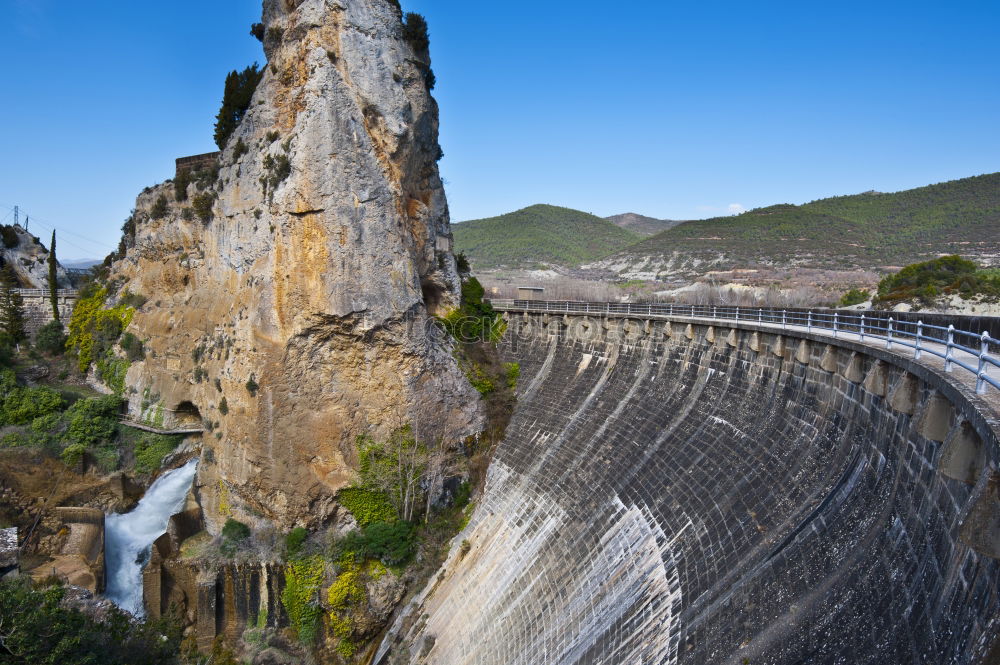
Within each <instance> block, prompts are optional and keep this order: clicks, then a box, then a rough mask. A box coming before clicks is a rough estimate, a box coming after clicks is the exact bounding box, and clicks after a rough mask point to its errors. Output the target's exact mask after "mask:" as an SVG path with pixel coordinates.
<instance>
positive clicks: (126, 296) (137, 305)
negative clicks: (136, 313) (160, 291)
mask: <svg viewBox="0 0 1000 665" xmlns="http://www.w3.org/2000/svg"><path fill="white" fill-rule="evenodd" d="M118 302H119V303H120V304H122V305H125V306H126V307H131V308H133V309H142V306H143V305H145V304H146V303H147V302H149V298H147V297H146V296H144V295H142V294H141V293H132V292H131V291H126V292H125V293H123V294H122V297H121V298H119V300H118Z"/></svg>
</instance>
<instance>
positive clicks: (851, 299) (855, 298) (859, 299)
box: [837, 289, 872, 307]
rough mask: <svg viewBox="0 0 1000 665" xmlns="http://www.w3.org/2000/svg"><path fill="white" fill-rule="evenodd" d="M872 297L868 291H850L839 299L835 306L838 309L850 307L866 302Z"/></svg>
mask: <svg viewBox="0 0 1000 665" xmlns="http://www.w3.org/2000/svg"><path fill="white" fill-rule="evenodd" d="M871 297H872V294H871V293H869V291H868V289H851V290H850V291H848V292H847V293H845V294H844V295H843V297H841V299H840V302H838V303H837V304H838V305H839V306H840V307H852V306H854V305H860V304H861V303H863V302H867V301H868V300H869V299H870V298H871Z"/></svg>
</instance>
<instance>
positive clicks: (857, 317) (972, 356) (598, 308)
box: [490, 300, 1000, 395]
mask: <svg viewBox="0 0 1000 665" xmlns="http://www.w3.org/2000/svg"><path fill="white" fill-rule="evenodd" d="M490 303H491V304H492V305H493V307H494V308H495V309H497V310H500V311H518V312H554V313H562V314H625V315H629V316H637V317H642V316H674V317H685V318H697V319H720V320H729V321H736V322H739V321H745V322H747V323H759V324H766V325H771V326H780V327H781V329H782V330H785V329H788V328H802V329H805V330H806V331H808V332H812V331H813V330H814V329H817V330H823V331H831V332H832V333H833V337H839V336H840V335H842V334H843V335H845V336H846V335H852V336H856V337H857V338H858V339H859V340H860V341H862V342H864V341H865V340H867V339H876V340H883V341H885V348H886V349H890V350H891V349H892V348H893V347H894V346H902V347H906V348H910V349H913V358H914V359H916V360H919V359H920V357H921V355H922V354H924V353H928V354H931V355H934V356H937V357H938V358H941V359H942V360H943V361H944V371H946V372H951V371H952V370H953V368H954V367H955V366H956V365H957V366H958V367H960V368H962V369H964V370H967V371H969V372H971V373H972V374H973V375H974V376H975V377H976V392H977V393H978V394H980V395H982V394H984V393H985V392H986V386H987V385H989V386H992V387H993V388H995V389H997V390H1000V381H998V380H997V379H995V378H993V377H992V376H989V374H988V373H987V370H988V369H989V368H990V367H997V368H1000V360H997V358H996V357H995V356H997V355H1000V340H998V339H995V338H993V337H990V335H989V334H988V333H986V332H983V333H982V334H976V333H971V332H966V331H964V330H957V329H956V328H955V326H954V325H949V326H948V327H947V328H946V327H943V326H934V325H929V324H926V323H923V322H922V321H917V322H915V323H914V322H913V321H898V320H895V319H894V318H893V317H892V316H890V315H889V313H886V316H885V317H882V316H880V315H872V314H871V313H870V312H869V313H867V314H866V313H864V312H862V313H860V314H853V313H851V312H850V311H830V310H827V311H812V310H808V311H802V310H791V311H789V310H784V309H771V308H762V307H729V306H715V305H680V304H673V303H616V302H572V301H548V300H490Z"/></svg>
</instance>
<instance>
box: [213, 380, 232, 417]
mask: <svg viewBox="0 0 1000 665" xmlns="http://www.w3.org/2000/svg"><path fill="white" fill-rule="evenodd" d="M216 380H218V379H216ZM219 413H221V414H222V415H226V414H228V413H229V402H227V401H226V398H225V397H223V398H222V400H221V401H220V402H219Z"/></svg>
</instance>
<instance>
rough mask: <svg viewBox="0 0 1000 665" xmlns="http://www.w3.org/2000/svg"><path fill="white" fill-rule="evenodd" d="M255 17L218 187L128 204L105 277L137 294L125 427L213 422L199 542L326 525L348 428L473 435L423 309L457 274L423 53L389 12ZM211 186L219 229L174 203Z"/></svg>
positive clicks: (449, 294) (392, 9)
mask: <svg viewBox="0 0 1000 665" xmlns="http://www.w3.org/2000/svg"><path fill="white" fill-rule="evenodd" d="M264 24H265V26H266V29H267V33H266V34H267V37H266V39H265V50H266V52H267V56H268V61H269V62H268V64H267V65H265V69H264V74H263V79H262V80H261V82H260V84H259V85H258V87H257V90H256V92H255V94H254V97H253V101H252V103H251V106H250V109H249V111H248V112H247V114H246V116H245V117H244V119H243V122H242V124H241V125H240V127H239V128H238V129H237V131H236V133H235V134H234V135H233V137H232V138H231V139H230V141H229V143H228V145H227V147H226V148H225V150H223V152H222V155H221V157H220V167H221V168H220V172H219V176H218V179H217V180H216V181H215V184H214V185H212V186H210V187H208V188H207V189H206V190H204V191H202V190H200V189H199V185H197V184H191V185H190V186H188V188H187V189H188V191H187V195H188V196H187V201H185V202H179V203H178V202H176V192H175V191H174V184H173V183H170V182H168V183H165V184H163V185H160V186H158V187H155V188H152V189H151V190H148V191H147V192H145V193H143V194H142V195H140V196H139V198H138V201H137V205H136V210H137V215H136V225H135V229H136V230H135V237H134V239H133V240H131V241H129V242H128V244H129V245H130V248H129V249H128V251H127V253H126V255H125V257H124V258H123V259H122V260H119V261H117V262H116V263H115V265H114V266H113V273H112V277H114V278H117V279H119V280H122V283H123V284H124V286H123V287H122V289H126V288H127V289H128V290H130V291H131V292H133V293H138V294H142V295H144V296H146V297H147V298H148V299H149V300H148V302H147V303H146V304H145V305H144V306H143V307H142V308H141V309H140V310H139V311H138V312H137V313H136V315H135V317H134V320H133V323H132V327H131V328H130V331H131V332H133V333H134V334H136V335H137V336H139V337H140V338H142V339H144V340H146V348H147V354H146V360H145V361H143V362H139V363H136V364H134V365H133V366H132V367H131V369H130V370H129V373H128V378H127V384H128V386H129V391H128V392H129V396H130V402H129V409H130V413H131V416H132V417H133V418H138V419H143V420H147V421H151V422H160V423H162V424H163V425H164V426H169V425H171V424H173V423H181V422H184V421H185V420H187V421H190V422H206V423H210V424H211V431H206V433H205V434H204V447H205V449H206V452H205V453H204V454H203V462H202V464H201V465H200V466H199V478H198V483H197V484H198V487H199V492H200V497H201V501H202V505H203V506H204V508H205V516H206V520H207V521H208V524H209V527H210V528H211V529H212V530H217V529H218V528H219V526H220V524H221V522H223V521H224V520H225V519H226V517H227V516H228V515H231V514H238V515H240V516H242V518H244V519H246V518H247V517H248V516H249V515H260V516H263V517H265V518H268V519H270V520H274V521H276V522H278V523H280V524H283V525H285V526H290V525H292V524H310V523H313V522H315V521H316V520H320V519H324V518H325V517H327V516H329V515H330V514H331V512H332V511H333V509H334V503H333V495H334V494H335V493H336V491H337V490H338V489H340V488H341V487H343V486H344V485H346V484H347V483H349V482H350V481H351V479H352V477H353V472H352V470H351V468H352V463H353V456H354V441H355V439H356V437H357V436H358V435H359V434H362V433H371V434H373V435H375V436H385V435H387V434H388V433H389V432H390V431H391V430H392V429H395V428H397V427H400V426H401V425H404V424H407V423H411V424H414V425H415V426H416V428H417V430H418V432H419V431H422V432H425V433H426V434H427V435H429V436H433V437H434V438H437V437H444V438H445V439H446V440H457V439H459V438H461V437H464V436H467V435H469V434H471V433H473V432H475V431H476V430H477V428H478V427H479V426H480V422H481V416H480V413H479V406H478V395H476V394H475V392H474V391H473V390H472V388H471V386H470V385H469V384H468V382H467V381H466V380H465V378H464V377H463V375H462V374H461V372H460V371H459V369H458V367H457V365H456V363H455V361H454V359H453V357H452V355H451V349H450V346H449V342H448V341H447V340H446V339H444V337H443V336H442V335H440V334H439V333H438V332H437V329H436V328H435V326H434V325H433V319H432V317H431V316H430V315H431V314H434V313H438V312H443V311H446V310H448V309H450V308H451V307H454V306H456V305H457V304H458V299H459V289H460V283H459V279H458V276H457V273H456V270H455V262H454V257H453V256H452V253H451V232H450V229H449V220H448V208H447V202H446V200H445V195H444V190H443V188H442V185H441V180H440V177H439V174H438V169H437V159H438V158H439V157H440V148H439V147H438V142H437V133H438V117H437V105H436V103H435V102H434V100H433V99H432V98H431V96H430V94H429V92H428V89H427V84H426V82H425V79H426V72H427V69H428V66H429V58H428V56H427V53H426V50H424V52H423V53H419V52H415V51H414V49H413V47H411V45H410V44H409V43H408V42H407V41H405V40H404V39H403V31H402V24H401V17H400V10H399V7H398V5H397V3H395V2H392V1H391V0H341V1H338V0H300V1H294V0H265V2H264ZM279 35H280V36H279ZM161 195H162V196H165V197H166V198H167V199H168V201H169V202H170V206H169V212H168V213H167V214H166V216H163V217H161V218H160V219H157V220H152V219H150V215H149V210H150V209H151V208H152V207H153V204H154V202H155V201H156V200H157V198H159V197H160V196H161ZM212 195H214V196H215V197H216V198H215V201H214V203H213V213H214V217H213V219H212V220H211V221H209V222H207V223H205V222H203V221H202V220H201V219H199V218H198V217H196V216H194V215H193V214H192V211H191V210H190V209H186V207H187V206H190V205H191V202H192V201H194V200H196V199H197V197H205V196H212ZM223 400H225V401H224V402H223Z"/></svg>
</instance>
